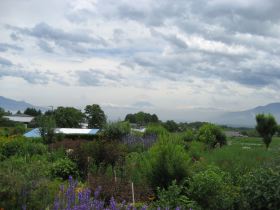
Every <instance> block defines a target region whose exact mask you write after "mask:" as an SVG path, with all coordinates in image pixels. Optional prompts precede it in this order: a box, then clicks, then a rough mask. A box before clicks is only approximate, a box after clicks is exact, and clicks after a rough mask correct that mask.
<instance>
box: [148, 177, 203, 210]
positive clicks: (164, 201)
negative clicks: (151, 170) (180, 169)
mask: <svg viewBox="0 0 280 210" xmlns="http://www.w3.org/2000/svg"><path fill="white" fill-rule="evenodd" d="M157 197H158V200H157V201H155V202H154V203H153V204H152V205H153V206H155V207H156V208H159V207H160V208H164V209H165V208H168V209H176V208H178V207H180V208H181V209H196V210H199V209H200V208H199V207H198V206H197V204H196V202H195V201H192V200H190V198H188V197H187V196H186V195H184V187H183V185H177V184H176V181H173V182H172V184H171V185H170V186H168V188H167V189H162V190H160V188H158V190H157Z"/></svg>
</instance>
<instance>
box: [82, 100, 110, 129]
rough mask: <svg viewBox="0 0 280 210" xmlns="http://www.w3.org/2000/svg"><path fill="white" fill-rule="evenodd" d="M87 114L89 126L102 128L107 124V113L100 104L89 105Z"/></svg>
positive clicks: (86, 110) (86, 109)
mask: <svg viewBox="0 0 280 210" xmlns="http://www.w3.org/2000/svg"><path fill="white" fill-rule="evenodd" d="M85 115H86V118H87V121H88V128H102V127H103V126H104V125H105V124H106V116H105V113H104V111H103V110H102V109H101V107H100V106H99V105H98V104H92V105H87V106H86V108H85Z"/></svg>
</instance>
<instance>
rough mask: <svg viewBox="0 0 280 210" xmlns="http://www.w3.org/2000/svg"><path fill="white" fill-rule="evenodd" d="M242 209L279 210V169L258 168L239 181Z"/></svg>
mask: <svg viewBox="0 0 280 210" xmlns="http://www.w3.org/2000/svg"><path fill="white" fill-rule="evenodd" d="M240 186H241V198H242V199H241V200H242V204H243V206H242V207H241V208H243V209H255V210H261V209H268V210H270V209H271V210H272V209H280V200H279V197H280V168H279V167H277V168H259V169H257V170H255V171H253V172H250V173H248V174H246V175H244V176H243V177H241V179H240Z"/></svg>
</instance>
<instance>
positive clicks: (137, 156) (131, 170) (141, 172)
mask: <svg viewBox="0 0 280 210" xmlns="http://www.w3.org/2000/svg"><path fill="white" fill-rule="evenodd" d="M146 156H147V154H146V153H137V152H132V153H129V154H128V155H127V156H126V157H125V158H126V159H125V171H126V175H127V177H128V178H129V179H130V180H131V181H133V182H134V183H135V184H139V185H141V184H142V185H144V184H147V183H148V177H147V175H146V173H147V171H149V170H150V165H149V161H148V158H147V157H146Z"/></svg>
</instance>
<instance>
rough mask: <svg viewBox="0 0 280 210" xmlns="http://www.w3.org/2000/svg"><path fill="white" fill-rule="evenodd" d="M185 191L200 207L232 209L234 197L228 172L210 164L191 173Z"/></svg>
mask: <svg viewBox="0 0 280 210" xmlns="http://www.w3.org/2000/svg"><path fill="white" fill-rule="evenodd" d="M187 192H188V195H189V197H190V198H191V199H192V200H194V201H196V202H197V203H198V205H199V206H201V207H202V209H213V210H216V209H233V204H234V202H235V197H236V194H235V189H234V187H233V184H232V182H231V179H230V176H229V174H227V173H225V172H223V171H221V170H220V169H219V168H216V167H211V166H210V167H208V168H207V169H206V170H203V171H201V172H198V173H196V174H194V175H193V177H192V178H191V179H190V180H189V182H188V187H187Z"/></svg>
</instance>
